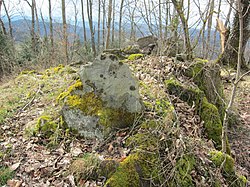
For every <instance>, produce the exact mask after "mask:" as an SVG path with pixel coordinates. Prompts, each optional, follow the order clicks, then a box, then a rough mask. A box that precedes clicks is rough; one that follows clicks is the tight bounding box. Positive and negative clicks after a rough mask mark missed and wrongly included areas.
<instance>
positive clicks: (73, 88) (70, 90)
mask: <svg viewBox="0 0 250 187" xmlns="http://www.w3.org/2000/svg"><path fill="white" fill-rule="evenodd" d="M82 89H83V84H82V81H81V80H80V79H78V80H77V81H76V82H75V83H74V84H72V85H71V86H70V87H69V88H68V90H67V91H65V92H62V93H61V94H60V95H59V96H58V97H57V98H56V102H57V103H59V102H60V101H62V100H64V98H65V97H67V96H69V95H70V94H71V93H73V92H74V91H76V90H82Z"/></svg>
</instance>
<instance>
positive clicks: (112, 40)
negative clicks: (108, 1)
mask: <svg viewBox="0 0 250 187" xmlns="http://www.w3.org/2000/svg"><path fill="white" fill-rule="evenodd" d="M112 17H113V18H112V34H111V35H112V38H111V45H112V47H113V46H114V43H115V0H114V1H113V16H112Z"/></svg>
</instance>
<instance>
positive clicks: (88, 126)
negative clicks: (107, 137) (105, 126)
mask: <svg viewBox="0 0 250 187" xmlns="http://www.w3.org/2000/svg"><path fill="white" fill-rule="evenodd" d="M62 114H63V116H64V120H65V122H66V123H67V124H68V126H69V127H71V128H73V129H76V130H77V131H78V133H79V134H80V135H82V136H84V137H86V138H91V139H92V138H98V139H103V134H102V131H101V129H100V126H99V125H98V118H97V117H96V116H86V115H85V114H84V113H83V112H82V111H81V110H79V109H69V108H65V107H64V109H63V110H62Z"/></svg>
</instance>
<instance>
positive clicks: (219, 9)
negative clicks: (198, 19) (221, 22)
mask: <svg viewBox="0 0 250 187" xmlns="http://www.w3.org/2000/svg"><path fill="white" fill-rule="evenodd" d="M220 11H221V0H219V3H218V10H217V12H220ZM219 18H220V14H219V13H218V14H217V17H216V19H219ZM216 35H217V29H216V30H215V31H214V39H213V48H212V56H214V54H215V51H217V50H215V46H216V43H217V41H216Z"/></svg>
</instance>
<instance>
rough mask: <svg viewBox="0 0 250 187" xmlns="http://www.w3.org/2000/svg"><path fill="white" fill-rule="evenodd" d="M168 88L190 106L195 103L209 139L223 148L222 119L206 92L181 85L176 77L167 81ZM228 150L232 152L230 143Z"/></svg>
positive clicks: (217, 146)
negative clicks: (208, 99)
mask: <svg viewBox="0 0 250 187" xmlns="http://www.w3.org/2000/svg"><path fill="white" fill-rule="evenodd" d="M165 85H166V88H167V90H168V92H169V93H170V94H173V95H176V96H178V97H179V98H180V99H181V100H183V101H186V102H187V103H188V104H189V105H190V106H193V104H195V106H196V112H197V113H198V114H199V115H200V117H201V119H202V120H203V121H204V127H205V131H206V133H207V135H208V138H209V139H212V140H213V141H214V143H215V146H216V148H217V149H220V148H221V133H222V121H221V116H220V113H219V111H218V109H217V107H216V106H215V105H213V104H211V103H209V102H208V101H207V98H206V97H205V94H204V92H203V91H201V90H200V89H199V88H191V87H188V86H185V85H181V84H180V82H178V81H177V80H175V79H170V80H166V81H165ZM227 152H228V153H230V147H229V144H228V146H227Z"/></svg>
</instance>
